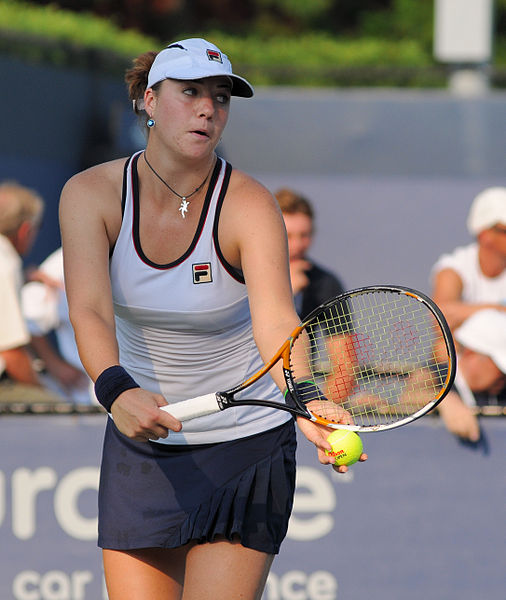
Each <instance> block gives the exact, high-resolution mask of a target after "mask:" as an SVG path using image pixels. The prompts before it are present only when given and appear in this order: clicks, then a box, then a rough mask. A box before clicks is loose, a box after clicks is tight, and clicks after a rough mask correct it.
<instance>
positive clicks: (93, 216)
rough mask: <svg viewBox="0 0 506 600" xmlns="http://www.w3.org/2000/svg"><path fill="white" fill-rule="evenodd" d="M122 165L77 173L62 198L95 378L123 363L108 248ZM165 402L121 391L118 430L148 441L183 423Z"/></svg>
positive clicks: (68, 271)
mask: <svg viewBox="0 0 506 600" xmlns="http://www.w3.org/2000/svg"><path fill="white" fill-rule="evenodd" d="M122 165H123V161H115V162H112V163H106V164H105V165H100V166H98V167H94V168H92V169H89V170H88V171H85V172H83V173H80V174H79V175H77V176H75V177H74V178H72V179H71V180H70V181H69V182H68V183H67V185H66V186H65V188H64V190H63V193H62V197H61V203H60V225H61V232H62V245H63V257H64V269H65V288H66V292H67V299H68V304H69V315H70V320H71V322H72V326H73V327H74V332H75V336H76V342H77V347H78V350H79V355H80V357H81V361H82V363H83V366H84V368H85V369H86V371H87V372H88V374H89V376H90V377H91V378H92V379H93V381H95V380H96V379H97V377H98V376H99V375H100V374H101V373H102V372H103V371H104V370H105V369H106V368H108V367H111V366H113V365H118V364H119V349H118V343H117V340H116V331H115V322H114V311H113V303H112V292H111V282H110V279H109V252H110V249H111V247H112V245H113V244H114V242H115V240H116V238H117V235H118V233H119V229H120V226H121V195H120V191H119V190H121V175H122ZM166 403H167V402H166V400H165V399H164V398H163V396H161V395H160V394H153V393H151V392H148V391H146V390H142V389H130V390H127V391H125V392H123V393H121V394H120V395H119V396H118V397H117V399H116V400H115V402H114V403H113V405H112V409H111V412H112V415H113V417H114V421H115V424H116V425H117V427H118V428H119V429H120V431H122V432H123V433H124V434H125V435H127V436H128V437H131V438H132V439H136V440H138V441H146V440H148V439H158V438H159V437H167V434H168V429H174V430H179V429H180V428H181V424H180V423H179V421H177V420H176V419H174V418H173V417H172V416H170V415H169V414H168V413H166V412H164V411H161V410H160V409H159V408H158V407H159V406H163V405H165V404H166Z"/></svg>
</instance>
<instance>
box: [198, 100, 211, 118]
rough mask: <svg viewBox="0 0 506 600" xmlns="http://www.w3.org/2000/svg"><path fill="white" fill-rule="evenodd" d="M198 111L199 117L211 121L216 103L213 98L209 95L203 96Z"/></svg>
mask: <svg viewBox="0 0 506 600" xmlns="http://www.w3.org/2000/svg"><path fill="white" fill-rule="evenodd" d="M197 110H198V115H199V117H204V118H206V119H210V118H211V117H212V116H213V114H214V103H213V99H212V97H211V96H210V95H208V94H204V95H202V96H201V97H200V99H199V104H198V109H197Z"/></svg>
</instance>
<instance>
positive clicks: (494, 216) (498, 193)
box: [467, 187, 506, 235]
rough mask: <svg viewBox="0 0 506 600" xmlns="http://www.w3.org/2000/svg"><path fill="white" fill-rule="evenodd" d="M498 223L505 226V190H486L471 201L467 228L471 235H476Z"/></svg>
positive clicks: (500, 188) (492, 188)
mask: <svg viewBox="0 0 506 600" xmlns="http://www.w3.org/2000/svg"><path fill="white" fill-rule="evenodd" d="M498 223H501V224H503V225H506V188H505V187H491V188H487V189H486V190H483V192H480V193H479V194H478V195H477V196H476V198H475V199H474V200H473V203H472V205H471V210H470V211H469V216H468V217H467V228H468V229H469V232H470V233H471V235H478V233H480V232H481V231H483V230H484V229H489V228H490V227H493V226H494V225H497V224H498Z"/></svg>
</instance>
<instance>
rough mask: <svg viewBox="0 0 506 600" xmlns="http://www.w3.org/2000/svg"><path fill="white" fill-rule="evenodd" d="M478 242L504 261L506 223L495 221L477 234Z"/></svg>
mask: <svg viewBox="0 0 506 600" xmlns="http://www.w3.org/2000/svg"><path fill="white" fill-rule="evenodd" d="M478 239H479V241H480V243H481V244H482V245H484V246H486V247H487V248H489V249H491V250H493V251H494V253H495V254H497V255H498V256H501V257H502V258H503V259H504V260H505V261H506V225H505V224H503V223H497V224H496V225H494V226H493V227H490V228H489V229H485V230H484V231H482V232H481V233H480V234H479V235H478Z"/></svg>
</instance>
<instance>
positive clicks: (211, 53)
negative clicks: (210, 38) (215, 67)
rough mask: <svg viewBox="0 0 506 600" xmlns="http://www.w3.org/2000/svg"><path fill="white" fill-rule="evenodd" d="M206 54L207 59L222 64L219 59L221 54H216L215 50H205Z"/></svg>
mask: <svg viewBox="0 0 506 600" xmlns="http://www.w3.org/2000/svg"><path fill="white" fill-rule="evenodd" d="M206 52H207V58H208V59H209V60H214V61H215V62H219V63H223V60H222V58H221V52H218V51H217V50H211V49H208V50H206Z"/></svg>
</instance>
